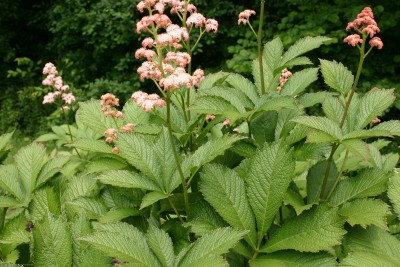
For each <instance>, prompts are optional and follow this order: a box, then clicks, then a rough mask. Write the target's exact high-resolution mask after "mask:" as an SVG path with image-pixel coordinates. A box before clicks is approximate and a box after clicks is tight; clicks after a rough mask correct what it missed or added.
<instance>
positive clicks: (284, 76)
mask: <svg viewBox="0 0 400 267" xmlns="http://www.w3.org/2000/svg"><path fill="white" fill-rule="evenodd" d="M290 76H292V73H291V72H290V71H289V70H288V69H287V68H285V69H283V70H282V72H281V76H280V77H279V86H278V87H277V88H276V91H277V92H278V93H279V92H280V91H281V90H282V88H283V86H284V85H285V83H286V82H287V80H288V79H289V77H290Z"/></svg>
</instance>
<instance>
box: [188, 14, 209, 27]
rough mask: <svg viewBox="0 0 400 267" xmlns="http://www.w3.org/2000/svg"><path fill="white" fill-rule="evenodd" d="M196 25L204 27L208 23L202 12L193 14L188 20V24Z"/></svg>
mask: <svg viewBox="0 0 400 267" xmlns="http://www.w3.org/2000/svg"><path fill="white" fill-rule="evenodd" d="M193 24H194V25H195V26H196V27H202V26H204V25H205V24H206V18H205V17H204V16H203V15H202V14H200V13H193V14H191V15H190V16H189V17H188V19H187V20H186V25H187V26H188V27H189V26H190V25H193Z"/></svg>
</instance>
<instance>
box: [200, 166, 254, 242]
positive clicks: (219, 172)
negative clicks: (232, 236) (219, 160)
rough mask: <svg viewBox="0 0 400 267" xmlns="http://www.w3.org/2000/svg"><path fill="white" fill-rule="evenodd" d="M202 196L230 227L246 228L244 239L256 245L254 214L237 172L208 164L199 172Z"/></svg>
mask: <svg viewBox="0 0 400 267" xmlns="http://www.w3.org/2000/svg"><path fill="white" fill-rule="evenodd" d="M200 188H201V192H202V193H203V195H204V198H205V199H206V200H207V201H208V202H209V203H210V204H211V205H212V206H213V207H214V209H215V210H216V211H217V212H218V213H219V214H220V215H221V217H222V218H223V219H224V220H225V221H227V222H228V223H229V224H230V225H231V226H232V227H234V228H237V229H242V230H248V231H249V233H248V235H247V236H246V238H245V239H246V241H247V242H248V243H249V244H250V245H251V246H252V247H253V248H255V247H256V230H255V221H254V215H253V212H252V210H251V207H250V205H249V203H248V200H247V198H246V191H245V184H244V181H243V180H242V178H240V177H239V176H238V174H237V173H236V172H235V171H233V170H231V169H229V168H227V167H224V166H223V165H217V164H209V165H206V166H205V167H204V170H203V172H202V173H201V183H200Z"/></svg>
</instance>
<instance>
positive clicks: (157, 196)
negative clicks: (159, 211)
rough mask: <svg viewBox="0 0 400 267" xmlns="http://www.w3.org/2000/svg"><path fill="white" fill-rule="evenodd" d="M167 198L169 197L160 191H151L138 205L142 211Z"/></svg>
mask: <svg viewBox="0 0 400 267" xmlns="http://www.w3.org/2000/svg"><path fill="white" fill-rule="evenodd" d="M167 197H169V195H167V194H165V193H163V192H160V191H153V192H150V193H147V194H146V195H145V196H144V197H143V199H142V203H141V204H140V209H144V208H145V207H148V206H150V205H153V204H154V203H155V202H157V201H159V200H161V199H165V198H167Z"/></svg>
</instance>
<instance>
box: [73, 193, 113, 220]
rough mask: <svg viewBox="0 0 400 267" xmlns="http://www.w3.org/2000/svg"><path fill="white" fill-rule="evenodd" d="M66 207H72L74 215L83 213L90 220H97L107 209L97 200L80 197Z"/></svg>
mask: <svg viewBox="0 0 400 267" xmlns="http://www.w3.org/2000/svg"><path fill="white" fill-rule="evenodd" d="M65 204H66V205H68V206H70V207H72V208H73V209H74V211H75V212H76V213H78V214H79V213H84V214H85V216H86V217H88V218H90V219H97V218H99V217H100V216H102V215H103V214H104V213H106V212H107V207H106V206H105V205H104V203H102V202H101V201H100V200H98V199H94V198H85V197H81V198H78V199H75V200H73V201H70V202H65Z"/></svg>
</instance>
